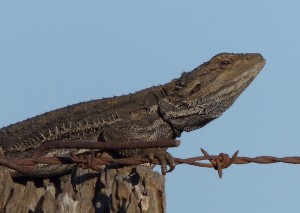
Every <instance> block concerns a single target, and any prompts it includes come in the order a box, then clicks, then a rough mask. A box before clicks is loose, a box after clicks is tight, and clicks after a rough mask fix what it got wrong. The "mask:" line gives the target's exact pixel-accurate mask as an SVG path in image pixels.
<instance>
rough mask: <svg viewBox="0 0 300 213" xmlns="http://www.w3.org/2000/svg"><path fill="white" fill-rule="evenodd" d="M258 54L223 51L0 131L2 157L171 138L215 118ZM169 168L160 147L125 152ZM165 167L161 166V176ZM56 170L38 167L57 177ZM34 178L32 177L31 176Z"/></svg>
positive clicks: (256, 67)
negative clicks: (136, 87) (136, 86)
mask: <svg viewBox="0 0 300 213" xmlns="http://www.w3.org/2000/svg"><path fill="white" fill-rule="evenodd" d="M264 64H265V60H264V59H263V57H262V56H261V55H260V54H230V53H221V54H218V55H216V56H214V57H213V58H212V59H211V60H210V61H208V62H205V63H203V64H202V65H200V66H199V67H197V68H195V69H194V70H192V71H191V72H184V73H182V75H181V77H179V78H177V79H174V80H172V81H171V82H169V83H167V84H164V85H160V86H154V87H150V88H148V89H144V90H141V91H139V92H136V93H133V94H129V95H123V96H118V97H113V98H104V99H99V100H91V101H87V102H83V103H78V104H74V105H70V106H67V107H64V108H60V109H57V110H54V111H50V112H47V113H44V114H42V115H38V116H36V117H33V118H30V119H27V120H24V121H21V122H18V123H16V124H12V125H9V126H7V127H4V128H2V129H0V146H1V147H2V149H3V150H4V153H5V157H6V158H9V159H10V158H20V157H29V156H31V155H32V154H33V152H34V151H35V150H36V148H37V147H39V146H40V145H41V144H42V143H44V142H48V141H58V140H95V141H105V142H117V141H124V140H127V141H130V140H141V141H149V140H159V139H175V138H177V137H179V136H180V134H181V132H183V131H187V132H188V131H192V130H195V129H198V128H200V127H202V126H204V125H206V124H207V123H209V122H210V121H212V120H214V119H216V118H218V117H219V116H220V115H222V113H223V112H224V111H225V110H226V109H227V108H229V107H230V106H231V105H232V104H233V102H234V101H235V100H236V98H237V97H238V96H239V95H240V94H241V93H242V91H243V90H244V89H245V88H246V87H247V86H248V85H249V84H250V83H251V82H252V80H253V79H254V78H255V77H256V76H257V74H258V73H259V72H260V70H261V69H262V68H263V66H264ZM125 155H129V156H140V155H147V156H152V157H153V156H155V157H158V158H159V159H160V161H161V163H162V165H163V167H165V164H166V163H169V164H170V165H171V164H172V160H171V159H170V155H169V154H168V153H167V152H166V150H164V149H159V150H157V149H156V150H151V149H149V152H147V150H136V151H128V152H126V153H125ZM165 172H166V168H163V173H165ZM59 173H60V171H58V170H57V169H49V168H48V169H46V168H45V167H41V168H40V169H36V175H37V176H39V175H40V174H42V175H46V176H47V175H49V176H51V175H56V174H59ZM34 175H35V174H33V176H34Z"/></svg>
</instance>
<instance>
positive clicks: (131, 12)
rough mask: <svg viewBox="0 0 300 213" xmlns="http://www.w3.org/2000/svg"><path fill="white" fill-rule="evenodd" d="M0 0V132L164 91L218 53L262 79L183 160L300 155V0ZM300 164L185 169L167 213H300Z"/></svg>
mask: <svg viewBox="0 0 300 213" xmlns="http://www.w3.org/2000/svg"><path fill="white" fill-rule="evenodd" d="M103 2H104V1H92V0H91V1H75V0H74V1H1V3H0V74H1V75H0V91H1V105H0V126H6V125H8V124H10V123H14V122H17V121H20V120H23V119H26V118H28V117H32V116H34V115H37V114H40V113H43V112H46V111H49V110H52V109H55V108H58V107H63V106H66V105H67V104H73V103H77V102H79V101H86V100H90V99H95V98H101V97H109V96H113V95H120V94H127V93H129V92H134V91H136V90H140V89H143V88H146V87H149V86H152V85H157V84H160V83H165V82H168V81H169V80H171V79H173V78H175V77H178V76H179V75H180V73H181V72H182V71H189V70H191V69H193V68H194V67H196V66H197V65H199V64H201V63H202V62H204V61H207V60H209V59H210V58H211V57H212V56H213V55H215V54H217V53H220V52H236V53H240V52H243V53H244V52H259V53H261V54H263V56H264V57H265V58H266V60H267V64H266V66H265V68H264V70H263V71H262V72H261V73H260V75H259V76H258V77H257V79H256V80H255V81H254V82H253V83H252V84H251V85H250V87H249V88H248V89H247V90H246V91H245V92H244V93H243V94H242V95H241V97H240V98H239V99H238V100H237V101H236V103H235V104H234V105H233V107H231V108H230V109H229V110H228V111H227V112H226V113H225V114H224V115H223V116H222V117H221V118H219V119H217V120H215V121H214V122H212V123H210V124H209V125H207V126H205V127H204V128H202V129H200V130H197V131H194V132H191V133H188V134H183V136H182V137H181V141H182V144H181V146H180V147H179V148H177V149H173V150H170V152H171V153H172V154H173V155H174V156H176V157H181V158H185V157H192V156H197V155H199V154H200V152H199V149H200V147H203V148H205V149H206V150H207V151H208V152H209V153H211V154H218V153H220V152H226V153H229V154H232V153H234V152H235V151H236V150H239V151H240V156H251V157H254V156H258V155H273V156H295V155H298V156H300V135H299V133H300V125H299V120H300V112H299V109H300V83H299V82H300V66H299V62H300V24H299V21H300V3H299V1H276V0H264V1H261V0H251V1H238V0H235V1H196V0H194V1H179V0H172V1H163V2H161V1H106V2H105V3H103ZM299 178H300V165H299V166H297V165H286V164H276V165H244V166H236V165H234V166H232V167H230V168H229V169H227V170H225V171H224V177H223V179H219V178H218V176H217V173H216V172H215V171H213V170H209V169H204V168H203V169H202V168H194V167H192V166H182V165H181V166H178V167H177V168H176V170H175V171H174V172H172V173H171V174H168V175H167V178H166V191H167V210H168V212H172V213H179V212H220V211H222V212H231V213H240V212H243V213H248V212H249V213H250V212H251V213H252V212H273V213H277V212H278V213H279V212H299V211H300V205H299V191H300V184H299Z"/></svg>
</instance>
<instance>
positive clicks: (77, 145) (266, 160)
mask: <svg viewBox="0 0 300 213" xmlns="http://www.w3.org/2000/svg"><path fill="white" fill-rule="evenodd" d="M179 144H180V141H178V140H171V139H168V140H159V141H147V142H146V141H143V142H141V141H135V142H124V143H99V142H97V143H95V142H92V141H55V142H47V143H44V144H42V145H41V146H40V147H39V148H38V149H37V150H36V152H35V153H34V154H33V156H32V157H30V158H19V159H7V158H0V165H2V166H5V167H7V168H10V169H13V170H15V171H17V172H21V173H23V174H26V175H30V174H31V173H32V172H33V169H34V166H35V165H36V164H39V163H42V164H49V165H67V164H77V165H78V166H80V167H82V168H86V169H88V168H90V169H93V170H96V171H102V170H103V165H112V164H117V165H127V166H129V165H140V164H144V163H151V164H155V165H160V162H159V161H158V159H148V158H112V157H103V156H101V155H100V156H99V155H97V154H96V153H95V151H94V150H95V149H103V150H121V149H146V148H158V147H177V146H179ZM49 149H90V150H91V151H90V152H85V153H82V154H77V155H72V156H70V157H41V156H42V155H43V153H44V152H45V151H47V150H49ZM201 152H202V154H203V156H197V157H192V158H186V159H181V158H173V159H174V161H175V163H176V165H179V164H187V165H192V166H198V167H204V168H214V169H215V170H217V171H218V175H219V177H220V178H222V174H223V169H226V168H228V167H229V166H231V165H232V164H249V163H256V164H271V163H288V164H300V157H299V156H295V157H281V158H279V157H273V156H258V157H253V158H251V157H239V156H238V151H236V152H235V153H234V154H233V155H232V156H231V157H230V156H229V155H228V154H224V153H220V154H219V155H209V154H208V153H207V152H206V151H205V150H204V149H201ZM203 161H208V162H206V163H204V162H203Z"/></svg>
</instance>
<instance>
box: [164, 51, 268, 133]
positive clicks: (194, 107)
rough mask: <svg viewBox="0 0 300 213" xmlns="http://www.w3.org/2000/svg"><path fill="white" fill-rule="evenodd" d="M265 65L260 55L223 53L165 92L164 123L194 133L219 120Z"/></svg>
mask: <svg viewBox="0 0 300 213" xmlns="http://www.w3.org/2000/svg"><path fill="white" fill-rule="evenodd" d="M264 65H265V59H264V58H263V57H262V56H261V55H260V54H256V53H255V54H254V53H252V54H231V53H221V54H218V55H216V56H214V57H213V58H212V59H211V60H210V61H208V62H205V63H203V64H202V65H200V66H199V67H197V68H195V69H194V70H192V71H191V72H184V73H182V75H181V77H180V78H178V79H174V80H173V81H172V82H170V83H169V84H167V85H165V87H164V88H163V89H164V91H165V93H166V96H165V97H164V98H162V99H161V100H160V101H159V108H158V109H159V112H160V114H161V115H162V117H163V119H164V120H165V121H166V122H168V123H169V124H170V125H171V126H172V127H173V128H175V129H177V130H179V131H192V130H194V129H197V128H200V127H202V126H204V125H206V124H207V123H208V122H210V121H212V120H213V119H216V118H218V117H219V116H221V115H222V113H223V112H224V111H225V110H226V109H228V108H229V107H230V106H231V105H232V104H233V103H234V101H235V100H236V99H237V97H238V96H239V95H240V94H241V93H242V92H243V91H244V90H245V89H246V88H247V86H248V85H249V84H250V83H251V82H252V81H253V79H254V78H255V77H256V76H257V74H258V73H259V72H260V70H261V69H262V68H263V66H264Z"/></svg>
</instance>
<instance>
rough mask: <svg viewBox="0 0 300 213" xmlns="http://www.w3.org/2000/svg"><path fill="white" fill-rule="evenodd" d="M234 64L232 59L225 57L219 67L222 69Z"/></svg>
mask: <svg viewBox="0 0 300 213" xmlns="http://www.w3.org/2000/svg"><path fill="white" fill-rule="evenodd" d="M230 64H232V61H231V60H229V59H223V60H221V61H220V62H219V67H220V68H222V69H226V68H228V67H229V66H230Z"/></svg>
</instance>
